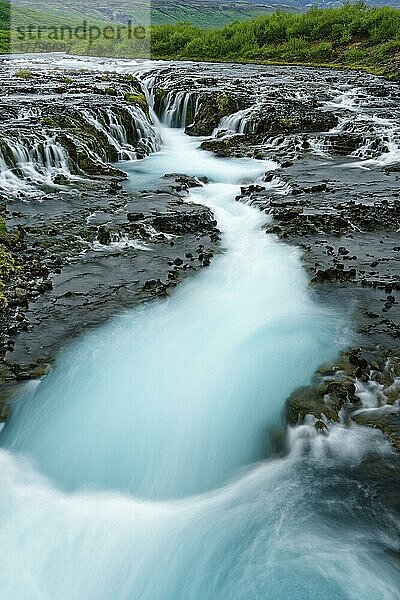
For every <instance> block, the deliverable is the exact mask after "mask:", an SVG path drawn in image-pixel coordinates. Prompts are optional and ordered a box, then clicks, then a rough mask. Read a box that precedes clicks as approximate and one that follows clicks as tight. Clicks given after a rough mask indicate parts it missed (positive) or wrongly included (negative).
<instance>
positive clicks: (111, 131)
mask: <svg viewBox="0 0 400 600" xmlns="http://www.w3.org/2000/svg"><path fill="white" fill-rule="evenodd" d="M123 110H124V112H123V113H122V114H120V113H119V112H117V111H114V110H112V109H111V108H107V109H106V110H93V109H87V108H85V109H82V115H83V116H84V118H85V119H86V121H87V122H88V123H90V124H91V125H92V126H93V127H95V129H97V131H101V132H102V133H103V134H104V135H105V136H106V138H107V140H108V143H109V144H110V146H112V147H113V148H114V149H115V150H116V151H117V154H118V159H119V160H136V159H137V158H142V157H143V153H145V154H151V153H153V152H157V151H158V150H159V149H160V144H161V139H160V136H159V133H158V132H157V130H156V128H155V127H154V125H153V124H152V123H150V122H149V120H148V118H147V117H146V115H145V114H144V112H143V111H142V109H141V108H139V107H137V106H129V107H124V109H123ZM125 111H126V112H127V113H128V114H126V112H125ZM99 158H100V159H101V160H107V156H106V155H105V153H103V154H100V156H99Z"/></svg>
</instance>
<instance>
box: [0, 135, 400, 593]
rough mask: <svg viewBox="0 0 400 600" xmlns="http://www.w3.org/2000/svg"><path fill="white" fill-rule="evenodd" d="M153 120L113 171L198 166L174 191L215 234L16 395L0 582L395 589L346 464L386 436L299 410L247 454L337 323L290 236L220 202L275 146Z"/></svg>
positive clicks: (393, 570)
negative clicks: (210, 218)
mask: <svg viewBox="0 0 400 600" xmlns="http://www.w3.org/2000/svg"><path fill="white" fill-rule="evenodd" d="M162 135H163V138H164V147H163V149H162V151H161V152H159V153H158V154H155V155H152V156H150V157H149V158H146V159H145V160H143V161H135V162H132V163H127V164H126V170H127V172H128V173H129V174H130V176H131V180H130V185H131V186H132V187H137V188H138V189H142V188H143V187H146V189H150V188H151V187H152V185H153V186H156V185H157V180H158V177H159V176H160V175H162V174H164V173H168V172H185V173H187V174H190V175H197V176H207V177H208V178H209V179H210V183H209V184H207V185H204V186H203V187H201V188H197V189H195V190H193V191H192V192H191V194H190V197H189V201H195V202H199V203H203V204H206V205H208V206H210V207H212V209H213V210H214V212H215V215H216V218H217V220H218V223H219V227H220V228H221V230H222V232H223V234H224V235H223V247H224V252H223V254H222V255H221V256H219V257H217V258H216V259H215V260H214V262H213V263H212V265H211V267H209V268H208V269H207V270H205V271H203V272H202V273H201V274H200V275H198V276H197V277H196V278H194V279H192V280H188V281H186V282H185V283H184V284H183V285H182V286H180V287H179V288H177V290H176V291H175V292H174V294H173V295H172V296H171V297H170V298H169V299H167V300H165V301H160V302H157V303H153V304H149V305H147V306H144V307H142V308H139V309H135V310H132V311H129V312H127V313H126V314H124V315H122V316H120V317H118V318H115V319H113V320H111V321H110V322H109V323H107V324H106V325H104V326H102V327H100V328H98V329H97V330H95V331H93V332H91V333H89V334H86V335H84V336H83V337H82V339H80V340H79V341H77V342H76V343H74V344H73V345H71V346H70V347H69V348H68V349H66V350H64V351H63V352H62V353H61V355H60V357H59V359H58V361H57V366H56V368H55V369H54V371H53V372H52V373H51V374H50V375H49V376H48V377H46V378H45V379H43V380H42V381H40V382H38V383H37V382H35V383H29V384H28V385H27V386H26V388H25V389H24V391H23V392H21V393H20V395H19V397H18V398H17V399H16V402H15V410H14V413H13V417H12V419H11V421H10V422H9V423H8V424H7V426H6V427H5V429H4V431H3V432H2V443H3V449H2V450H1V452H0V463H1V470H0V472H1V474H2V475H1V477H2V486H1V488H0V510H1V514H2V521H1V523H0V565H1V567H0V584H1V587H0V590H1V591H0V596H1V597H3V598H13V599H16V600H26V599H27V598H29V599H31V598H38V599H39V598H40V599H46V600H47V599H48V600H50V599H51V600H53V599H54V598H60V599H70V598H71V599H75V598H82V599H85V600H91V599H93V600H94V599H96V600H99V599H100V600H110V599H111V598H118V599H119V600H132V599H133V598H140V599H141V600H180V599H182V600H183V599H184V600H226V599H227V598H232V599H235V600H242V599H243V600H244V599H246V600H247V599H254V600H255V599H258V598H268V599H269V600H287V599H289V598H296V599H298V600H313V599H315V600H316V599H317V598H318V599H319V598H321V597H323V598H324V599H326V600H342V599H343V600H345V599H351V600H361V599H362V600H376V599H377V598H378V597H379V598H382V599H384V600H395V599H396V598H398V589H399V587H398V586H399V582H400V575H399V567H398V564H397V563H396V559H395V557H392V555H391V554H389V552H393V553H394V552H395V551H396V548H397V547H396V534H397V532H398V528H399V523H398V520H396V518H395V517H394V515H392V514H391V513H390V512H388V511H387V510H386V511H383V510H380V507H379V504H378V503H377V502H374V501H372V499H371V498H370V497H369V496H368V490H366V489H363V488H362V486H357V485H356V484H355V482H354V470H355V469H356V468H357V466H358V465H359V463H360V462H361V460H362V458H363V456H364V455H365V454H367V453H368V452H375V453H376V455H377V456H378V458H379V457H382V456H384V455H387V454H390V449H389V447H388V444H385V443H384V441H383V438H382V436H381V435H380V434H378V433H377V432H376V431H373V430H368V429H363V428H358V427H352V428H346V427H344V426H342V425H338V426H336V427H333V428H332V430H331V432H330V434H329V436H324V435H320V434H318V433H317V431H316V429H315V428H314V427H313V426H311V425H307V424H305V425H303V426H301V427H298V428H295V429H293V430H290V431H289V436H288V446H289V453H288V455H287V456H286V457H285V458H279V459H278V458H275V459H273V458H270V459H269V460H266V461H265V460H264V461H263V462H260V461H262V460H263V459H264V458H265V457H266V456H268V455H271V449H272V448H271V446H270V444H269V441H270V439H271V436H270V431H271V430H272V429H277V428H278V429H279V428H280V429H281V430H282V427H283V423H282V419H281V412H282V409H283V406H284V402H285V399H286V397H287V396H288V394H289V393H290V391H291V390H292V389H293V388H294V387H295V386H297V385H300V384H302V383H305V382H307V380H308V379H309V377H310V376H311V374H312V373H313V371H314V370H315V367H316V366H317V365H318V364H320V363H321V362H322V361H323V360H324V359H325V358H328V357H331V356H334V355H335V354H336V352H337V350H338V348H339V347H340V346H341V345H342V344H344V343H346V341H347V340H346V339H342V338H341V336H340V335H339V334H338V331H339V330H343V320H342V318H340V317H338V316H337V315H333V314H331V313H330V312H327V311H326V310H324V309H323V308H321V307H320V306H319V305H317V304H315V303H314V302H313V300H312V298H310V294H309V291H308V289H307V282H306V278H305V276H304V274H303V272H302V269H301V265H300V258H299V254H298V252H297V251H296V250H295V249H293V248H292V249H290V248H288V247H286V246H284V245H282V244H279V243H277V242H276V241H275V240H274V238H272V237H270V236H266V235H265V233H264V232H263V231H262V230H261V226H262V223H263V221H264V219H265V216H263V215H262V214H261V213H259V212H258V211H257V210H255V209H253V208H251V207H250V206H246V205H243V204H241V203H239V202H235V196H236V195H237V194H238V191H239V189H240V184H242V183H248V182H251V181H255V180H257V178H258V177H260V176H261V175H262V174H263V173H264V172H265V170H271V168H274V166H275V165H274V164H273V163H270V162H268V161H255V160H245V159H243V160H227V159H225V160H223V159H216V158H214V157H213V156H212V155H211V154H209V153H206V152H200V151H199V150H197V148H196V145H197V143H198V142H197V141H196V140H193V139H192V140H189V139H188V138H186V137H185V136H184V134H183V133H182V132H181V131H171V130H165V129H164V130H163V132H162ZM339 472H340V477H338V473H339ZM388 532H389V533H388ZM384 550H386V551H387V553H386V554H385V552H384Z"/></svg>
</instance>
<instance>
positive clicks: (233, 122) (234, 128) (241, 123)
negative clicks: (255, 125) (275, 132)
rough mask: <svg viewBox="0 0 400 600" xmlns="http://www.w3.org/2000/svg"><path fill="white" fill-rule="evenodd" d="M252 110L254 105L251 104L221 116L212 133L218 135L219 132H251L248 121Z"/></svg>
mask: <svg viewBox="0 0 400 600" xmlns="http://www.w3.org/2000/svg"><path fill="white" fill-rule="evenodd" d="M253 111H254V106H251V107H249V108H245V109H243V110H239V111H237V112H235V113H233V114H232V115H228V116H226V117H223V119H222V120H221V122H220V124H219V125H218V127H217V129H216V130H215V131H214V133H213V135H214V136H218V135H219V134H220V133H251V129H250V128H249V123H250V117H251V115H252V113H253Z"/></svg>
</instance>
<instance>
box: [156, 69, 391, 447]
mask: <svg viewBox="0 0 400 600" xmlns="http://www.w3.org/2000/svg"><path fill="white" fill-rule="evenodd" d="M197 69H198V75H197V76H196V77H193V74H192V77H191V79H190V83H189V80H188V79H187V78H186V77H185V73H182V70H180V71H179V72H178V71H177V70H176V69H175V70H174V68H171V69H169V71H168V73H167V76H166V78H165V79H166V85H165V86H164V88H163V89H160V87H157V90H156V93H155V104H156V108H157V110H158V111H159V114H164V115H167V116H168V118H170V119H171V118H173V117H172V115H173V114H176V110H174V108H175V109H176V105H177V104H179V103H181V104H182V106H185V110H181V112H180V114H181V115H183V122H182V121H181V123H180V124H181V125H186V131H187V133H188V134H189V135H191V134H196V135H199V134H200V135H207V136H212V137H208V138H207V139H206V140H204V141H203V142H202V144H201V146H202V148H203V149H204V150H209V151H212V152H214V153H215V154H217V155H218V156H223V157H227V156H235V157H243V156H247V157H248V156H251V157H254V158H256V159H262V158H270V159H271V158H272V159H273V160H275V161H276V162H277V163H278V164H279V166H280V167H281V169H280V170H277V171H272V172H269V173H266V174H265V176H264V180H263V181H260V182H258V183H257V185H254V184H252V185H249V186H244V187H243V188H242V193H241V195H240V196H238V198H237V200H238V201H240V202H245V203H248V204H251V205H253V206H256V207H257V208H259V209H260V210H262V211H264V212H265V213H266V215H268V222H267V224H266V226H265V231H266V234H268V235H269V234H272V235H275V236H277V237H278V238H279V239H281V240H282V241H284V242H285V243H290V244H293V245H295V246H297V247H299V248H300V249H301V252H302V258H303V263H304V266H305V268H306V270H307V272H308V274H309V277H310V285H311V286H312V288H313V291H314V293H315V295H316V296H317V297H318V298H319V300H320V301H321V302H323V303H325V304H327V306H330V307H333V308H334V310H336V311H339V312H342V313H343V314H344V315H347V317H348V319H349V322H350V323H351V324H352V329H353V331H352V333H351V336H350V337H351V340H352V343H353V347H351V348H350V349H349V350H348V351H346V352H344V353H343V354H342V355H341V356H339V357H337V359H336V360H335V361H334V362H333V363H332V364H330V365H323V366H321V369H320V370H319V371H318V372H317V373H316V374H315V379H314V381H313V382H312V384H311V386H309V387H306V388H303V389H300V390H297V391H296V392H294V394H293V395H292V396H291V398H290V399H289V401H288V408H287V415H288V420H289V422H290V423H291V424H293V425H294V424H298V423H301V422H302V421H304V420H305V419H308V418H309V416H310V415H312V416H313V418H314V419H315V426H316V428H317V429H318V430H319V431H320V432H321V433H322V434H323V433H324V432H327V431H328V428H329V423H337V422H343V423H347V424H348V423H350V422H355V423H359V424H363V425H369V426H372V427H376V428H379V429H381V430H382V431H383V432H384V433H385V434H386V435H388V437H389V439H390V440H391V441H392V443H393V446H394V447H395V448H396V449H397V450H399V449H400V410H399V409H400V407H399V393H400V346H399V338H400V303H399V297H398V294H399V290H400V278H399V261H400V236H399V230H400V195H399V169H400V113H399V111H398V105H399V101H400V89H399V87H398V86H397V85H395V84H392V83H388V82H386V81H384V80H383V79H379V78H376V77H372V76H368V75H362V74H357V73H334V72H332V71H329V70H315V69H289V68H279V67H275V68H274V67H271V68H265V67H264V68H257V67H253V68H251V67H248V68H246V67H239V66H232V67H231V68H230V69H229V70H228V68H227V67H226V66H219V69H220V70H221V71H223V73H221V76H220V78H217V77H215V76H214V73H215V67H213V66H212V65H211V66H209V67H205V66H199V67H197ZM178 84H179V86H180V87H179V89H180V90H182V89H183V90H185V89H186V87H185V86H187V92H186V95H185V93H182V91H179V92H178V93H175V94H174V92H173V90H174V89H176V87H177V85H178ZM179 94H180V95H179ZM174 102H175V104H174ZM212 107H214V108H213V109H212ZM233 107H236V111H235V113H234V114H231V113H232V109H233ZM175 118H176V117H175Z"/></svg>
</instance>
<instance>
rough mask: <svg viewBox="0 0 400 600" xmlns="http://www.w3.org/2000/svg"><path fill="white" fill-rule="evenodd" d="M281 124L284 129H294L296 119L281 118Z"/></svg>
mask: <svg viewBox="0 0 400 600" xmlns="http://www.w3.org/2000/svg"><path fill="white" fill-rule="evenodd" d="M279 125H280V126H281V127H283V128H284V129H292V127H293V126H294V120H293V119H290V118H288V119H279Z"/></svg>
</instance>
